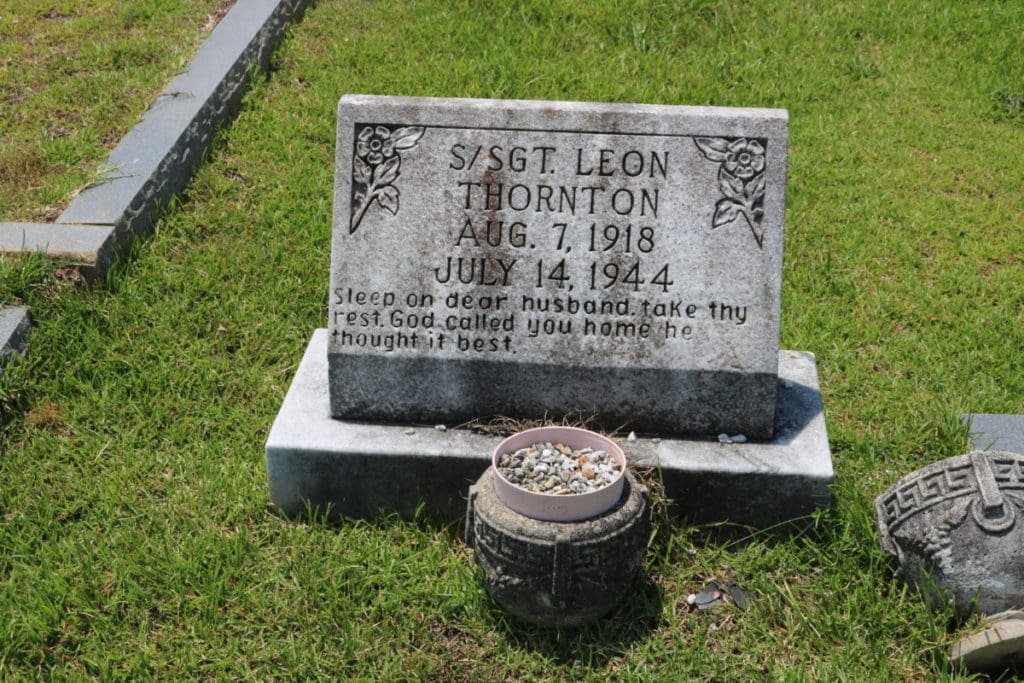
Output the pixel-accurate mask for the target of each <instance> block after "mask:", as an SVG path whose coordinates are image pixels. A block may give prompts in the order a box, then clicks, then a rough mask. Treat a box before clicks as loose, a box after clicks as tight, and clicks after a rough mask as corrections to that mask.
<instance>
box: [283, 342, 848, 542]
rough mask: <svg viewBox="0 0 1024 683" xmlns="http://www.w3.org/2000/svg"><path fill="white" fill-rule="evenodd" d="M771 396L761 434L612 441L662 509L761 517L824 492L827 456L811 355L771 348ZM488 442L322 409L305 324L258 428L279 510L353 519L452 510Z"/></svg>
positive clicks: (324, 400)
mask: <svg viewBox="0 0 1024 683" xmlns="http://www.w3.org/2000/svg"><path fill="white" fill-rule="evenodd" d="M776 401H777V409H776V427H775V436H774V437H773V438H772V439H770V440H766V441H753V440H751V441H748V442H747V443H742V444H740V443H731V444H727V443H720V442H719V441H718V440H717V439H716V438H714V437H710V438H707V437H672V438H667V437H664V438H645V437H640V438H638V439H637V440H636V441H625V440H623V439H618V442H619V444H620V445H621V446H622V448H623V450H624V451H625V453H626V457H627V459H628V460H629V461H630V462H631V463H633V464H636V465H639V466H641V467H656V468H659V473H660V475H661V477H662V479H663V481H664V484H665V489H666V495H667V496H668V497H669V498H671V499H672V500H673V506H672V510H673V512H674V514H676V515H679V516H681V517H685V518H687V519H688V520H690V521H692V522H695V523H701V524H710V523H716V522H732V523H735V524H743V525H748V526H754V527H758V528H765V527H769V526H773V525H776V524H778V523H780V522H784V521H787V520H792V519H794V518H798V517H803V516H805V515H808V514H810V513H811V512H813V511H814V510H816V509H818V508H820V507H822V506H825V505H828V503H829V501H830V492H829V485H830V484H831V482H832V476H833V471H832V458H831V453H830V451H829V445H828V434H827V431H826V426H825V415H824V413H823V411H822V405H821V395H820V391H819V387H818V377H817V372H816V370H815V365H814V356H813V355H812V354H809V353H800V352H796V351H781V352H780V353H779V385H778V389H777V391H776ZM449 426H451V423H449ZM499 441H501V439H500V438H498V437H487V436H483V435H480V434H475V433H472V432H470V431H468V430H464V429H447V430H445V431H439V430H437V429H434V428H433V427H432V426H430V425H426V426H424V425H409V424H404V425H393V424H375V423H368V422H360V421H351V420H336V419H332V418H331V416H330V403H329V398H328V383H327V330H317V331H316V333H315V334H314V335H313V339H312V341H311V342H310V344H309V346H308V348H307V349H306V353H305V355H304V357H303V358H302V361H301V363H300V364H299V368H298V371H297V372H296V374H295V379H294V380H293V382H292V385H291V388H290V389H289V390H288V394H287V396H286V397H285V400H284V403H283V405H282V406H281V410H280V412H279V413H278V415H277V419H275V420H274V425H273V428H272V429H271V431H270V436H269V438H268V439H267V444H266V462H267V477H268V480H269V484H270V500H271V501H272V502H273V503H274V504H275V505H277V506H278V507H279V508H280V509H281V510H283V511H284V512H285V513H287V514H289V515H301V514H303V513H304V512H305V510H306V506H307V504H311V505H313V506H314V507H317V508H319V509H321V510H326V509H330V511H331V512H332V514H333V515H335V516H340V515H347V516H352V517H363V518H372V517H374V516H376V515H377V514H379V513H381V512H397V513H398V514H400V515H402V516H403V517H405V518H412V517H413V515H414V514H415V511H416V509H417V506H418V505H419V504H420V503H421V502H422V503H423V505H424V509H425V510H426V511H427V512H429V513H431V514H435V515H440V516H443V517H445V518H447V519H457V518H458V517H459V516H460V515H461V514H462V513H463V512H464V511H465V495H466V490H467V488H468V487H469V485H470V484H472V483H473V482H474V481H475V480H476V479H477V478H478V477H479V476H480V474H481V473H482V472H483V471H484V470H485V469H486V468H487V466H488V464H489V458H490V454H491V452H492V451H493V450H494V448H495V446H497V444H498V442H499Z"/></svg>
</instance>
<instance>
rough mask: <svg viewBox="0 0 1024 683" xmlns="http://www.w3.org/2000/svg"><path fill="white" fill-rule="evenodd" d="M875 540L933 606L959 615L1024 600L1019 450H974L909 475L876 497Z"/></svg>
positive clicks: (1023, 480) (1023, 467)
mask: <svg viewBox="0 0 1024 683" xmlns="http://www.w3.org/2000/svg"><path fill="white" fill-rule="evenodd" d="M875 513H876V520H877V525H878V536H879V542H880V543H881V546H882V549H883V550H884V551H885V552H887V553H889V554H891V555H893V556H895V557H896V559H897V560H898V562H899V567H900V569H899V571H900V574H901V575H902V576H903V577H904V578H905V579H906V580H907V581H908V582H909V583H911V584H912V585H914V586H915V587H916V588H917V589H918V590H920V591H921V593H922V594H923V595H924V596H925V597H926V598H927V599H928V600H929V602H930V603H931V604H933V605H940V604H945V603H946V602H948V601H950V600H952V601H953V603H954V605H955V606H956V610H957V613H958V614H959V615H960V616H962V617H964V616H967V615H968V614H970V612H971V611H972V609H974V608H976V609H977V610H978V611H979V612H982V613H984V614H993V613H996V612H1001V611H1003V610H1007V609H1012V608H1015V607H1020V606H1021V605H1022V604H1024V519H1021V517H1022V515H1024V455H1021V454H1018V453H1008V452H1002V451H989V452H982V451H975V452H973V453H969V454H967V455H960V456H956V457H954V458H947V459H946V460H941V461H939V462H936V463H932V464H931V465H927V466H926V467H922V468H921V469H919V470H917V471H916V472H913V473H911V474H908V475H907V476H905V477H903V478H902V479H900V480H899V481H898V482H896V484H894V485H893V486H892V487H891V488H889V490H887V491H886V492H885V493H883V494H882V495H881V496H879V497H878V498H877V499H876V500H875Z"/></svg>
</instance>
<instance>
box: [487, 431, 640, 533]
mask: <svg viewBox="0 0 1024 683" xmlns="http://www.w3.org/2000/svg"><path fill="white" fill-rule="evenodd" d="M548 442H550V443H553V444H554V443H561V444H565V445H566V446H568V447H569V448H572V449H574V450H578V449H580V448H592V449H594V450H595V451H597V450H601V451H606V452H607V453H608V455H610V456H611V457H612V458H613V459H614V460H615V462H617V463H618V464H619V465H620V468H619V473H618V475H617V476H616V477H615V479H614V481H612V483H610V484H608V485H607V486H605V487H604V488H600V489H597V490H596V491H590V492H589V493H579V494H570V495H561V496H558V495H554V494H551V493H535V492H533V491H527V490H526V489H524V488H520V487H519V486H516V485H515V484H513V483H512V482H510V481H509V480H508V479H506V478H505V477H503V476H502V475H501V472H500V470H499V469H498V459H499V458H501V456H502V454H503V453H508V452H509V451H516V450H519V449H520V448H526V447H527V446H532V445H533V444H535V443H548ZM491 466H492V467H493V468H494V492H495V493H496V494H498V498H500V499H501V501H502V502H503V503H505V505H507V506H508V507H509V508H511V509H512V510H514V511H516V512H518V513H519V514H521V515H525V516H527V517H530V518H532V519H539V520H543V521H548V522H573V521H576V520H580V519H587V518H589V517H596V516H597V515H600V514H601V513H602V512H605V511H607V510H610V509H611V508H612V507H614V506H615V504H616V503H618V502H619V498H621V497H622V487H623V485H624V484H625V473H626V455H625V453H623V452H622V449H621V448H619V446H618V445H617V444H616V443H615V442H614V441H612V440H611V439H609V438H608V437H606V436H601V435H600V434H597V433H595V432H592V431H590V430H587V429H579V428H578V427H538V428H536V429H527V430H526V431H523V432H519V433H518V434H513V435H512V436H510V437H508V438H507V439H505V440H504V441H502V442H501V443H500V444H498V447H497V448H495V449H494V453H492V454H491Z"/></svg>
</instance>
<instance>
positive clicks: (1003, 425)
mask: <svg viewBox="0 0 1024 683" xmlns="http://www.w3.org/2000/svg"><path fill="white" fill-rule="evenodd" d="M960 422H961V423H962V424H964V425H966V426H967V427H968V430H969V438H970V441H971V449H973V450H977V451H990V450H991V451H1009V452H1011V453H1024V415H1014V414H1002V413H967V414H965V415H961V416H960Z"/></svg>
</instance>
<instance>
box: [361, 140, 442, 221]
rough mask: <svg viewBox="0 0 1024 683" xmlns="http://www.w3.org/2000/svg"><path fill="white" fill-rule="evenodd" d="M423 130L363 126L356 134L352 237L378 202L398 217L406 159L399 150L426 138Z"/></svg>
mask: <svg viewBox="0 0 1024 683" xmlns="http://www.w3.org/2000/svg"><path fill="white" fill-rule="evenodd" d="M423 131H424V128H423V127H422V126H402V127H400V128H395V129H393V130H392V129H391V128H388V127H387V126H381V125H369V126H363V127H362V128H360V129H359V132H358V133H356V154H355V156H354V157H352V222H351V224H350V225H349V229H348V232H349V234H352V233H354V232H355V231H356V228H358V227H359V223H360V222H362V220H363V216H364V215H365V214H366V210H367V209H369V208H370V206H371V205H372V204H373V203H374V202H376V203H377V205H378V206H380V207H381V208H382V209H384V210H385V211H387V212H388V213H390V214H391V215H392V216H394V215H397V214H398V197H399V192H398V188H397V187H395V184H394V183H395V181H396V180H398V175H399V168H400V167H401V165H402V157H401V156H400V155H399V154H398V150H402V149H411V148H412V147H415V146H416V143H417V142H419V139H420V138H421V137H422V136H423Z"/></svg>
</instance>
